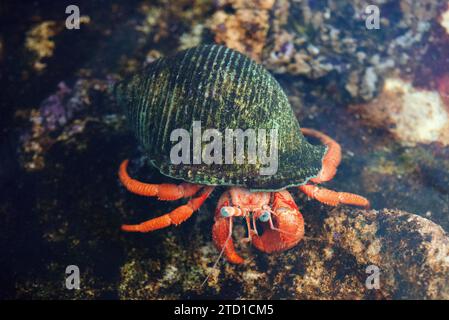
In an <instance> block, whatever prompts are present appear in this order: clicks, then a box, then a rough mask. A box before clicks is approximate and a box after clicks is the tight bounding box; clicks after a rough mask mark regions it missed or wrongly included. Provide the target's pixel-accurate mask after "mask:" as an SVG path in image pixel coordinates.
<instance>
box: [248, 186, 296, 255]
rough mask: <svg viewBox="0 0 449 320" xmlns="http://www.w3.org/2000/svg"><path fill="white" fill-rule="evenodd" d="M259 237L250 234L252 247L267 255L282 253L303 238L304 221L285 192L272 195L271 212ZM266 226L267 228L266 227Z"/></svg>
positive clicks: (290, 197)
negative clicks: (276, 252)
mask: <svg viewBox="0 0 449 320" xmlns="http://www.w3.org/2000/svg"><path fill="white" fill-rule="evenodd" d="M270 219H273V220H274V221H271V220H270V221H269V223H266V224H265V225H264V229H265V230H264V232H263V234H262V235H261V236H259V235H257V234H256V233H255V232H253V234H252V240H253V244H254V246H255V247H256V248H257V249H259V250H261V251H263V252H267V253H271V252H275V251H284V250H287V249H290V248H292V247H294V246H295V245H297V244H298V242H300V241H301V240H302V238H304V219H303V218H302V215H301V213H300V212H299V210H298V207H297V206H296V204H295V202H294V200H293V198H292V196H291V195H290V193H289V192H288V191H286V190H283V191H281V192H276V193H274V200H273V210H272V216H271V217H270ZM267 224H268V226H267Z"/></svg>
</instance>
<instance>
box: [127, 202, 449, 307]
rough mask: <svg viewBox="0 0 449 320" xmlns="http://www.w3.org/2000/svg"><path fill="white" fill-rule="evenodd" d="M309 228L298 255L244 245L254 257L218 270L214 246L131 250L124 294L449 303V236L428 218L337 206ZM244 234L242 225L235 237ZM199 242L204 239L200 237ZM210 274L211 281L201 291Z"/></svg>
mask: <svg viewBox="0 0 449 320" xmlns="http://www.w3.org/2000/svg"><path fill="white" fill-rule="evenodd" d="M306 227H307V228H308V229H309V233H310V234H313V237H310V238H306V239H305V240H304V241H303V242H302V243H301V244H300V245H299V246H297V247H295V248H293V249H291V250H288V251H286V252H282V253H278V254H272V255H266V254H264V253H260V252H256V251H255V250H252V249H249V248H248V247H243V246H242V245H241V244H238V246H240V247H241V248H239V250H240V251H243V252H244V253H245V255H249V257H250V259H249V260H248V263H247V264H245V265H243V266H235V265H231V264H229V263H226V262H225V263H223V264H222V265H221V266H219V267H218V269H217V268H213V264H214V261H215V259H216V256H217V255H218V253H217V252H215V250H214V249H213V247H212V245H211V244H210V243H209V244H201V242H199V241H193V242H194V243H195V245H194V246H192V245H185V244H181V242H182V240H180V239H177V237H174V238H173V235H172V234H171V233H168V234H166V237H164V240H162V241H163V243H161V246H160V247H159V249H158V250H161V251H162V252H166V254H165V255H164V256H165V259H166V260H165V261H164V260H162V259H158V258H155V259H153V260H148V259H147V258H146V255H145V254H144V253H142V252H140V253H138V252H135V251H134V252H132V253H130V256H129V258H128V260H127V261H126V263H125V265H124V266H123V267H122V271H121V272H122V273H121V274H122V279H121V284H120V285H119V288H120V292H121V293H120V296H121V297H122V298H137V299H152V298H159V299H167V298H168V299H173V298H182V297H184V298H186V297H213V296H217V295H220V296H221V297H228V298H239V299H242V298H243V299H256V298H258V299H279V298H281V299H392V298H395V299H399V298H401V299H406V298H408V299H447V298H449V238H448V236H447V234H446V233H445V232H444V231H443V229H442V228H441V227H440V226H438V225H436V224H435V223H433V222H431V221H429V220H427V219H425V218H422V217H420V216H417V215H414V214H410V213H407V212H404V211H400V210H389V209H384V210H381V211H376V210H369V211H367V210H354V209H348V208H336V209H334V210H331V211H330V212H328V213H324V212H323V211H322V212H320V213H317V212H314V213H313V214H310V215H307V217H306ZM194 229H197V227H195V228H194ZM244 233H245V231H244V229H243V228H241V229H239V228H237V232H236V235H235V237H236V238H239V237H240V236H244ZM193 237H195V238H196V240H199V239H198V235H195V236H193ZM200 238H204V237H200ZM207 238H208V237H207V236H206V239H207ZM203 241H204V240H203ZM237 243H238V242H237ZM190 250H193V251H190ZM153 257H154V256H153ZM370 270H377V271H378V272H379V282H378V284H379V286H374V287H373V286H370V285H367V284H366V283H370V280H369V279H368V277H369V276H370V275H371V274H372V271H370ZM206 275H209V279H208V281H207V282H206V284H205V285H204V286H201V282H202V280H204V278H205V277H206ZM233 288H234V289H233Z"/></svg>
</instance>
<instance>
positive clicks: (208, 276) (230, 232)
mask: <svg viewBox="0 0 449 320" xmlns="http://www.w3.org/2000/svg"><path fill="white" fill-rule="evenodd" d="M231 237H232V217H229V235H228V237H227V238H226V241H225V243H224V245H223V248H222V249H221V251H220V254H219V255H218V258H217V260H215V263H214V265H213V266H212V269H215V268H216V267H217V265H218V262H219V261H220V259H221V257H222V256H223V253H224V251H225V248H226V245H227V244H228V241H229V239H231ZM211 274H212V272H209V273H208V275H207V277H206V279H204V281H203V282H202V283H201V287H200V288H202V287H203V286H204V285H205V284H206V282H207V280H209V278H210V275H211Z"/></svg>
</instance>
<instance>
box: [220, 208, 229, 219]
mask: <svg viewBox="0 0 449 320" xmlns="http://www.w3.org/2000/svg"><path fill="white" fill-rule="evenodd" d="M220 213H221V216H222V217H229V216H231V213H230V212H229V211H228V210H226V208H225V207H223V208H221V210H220Z"/></svg>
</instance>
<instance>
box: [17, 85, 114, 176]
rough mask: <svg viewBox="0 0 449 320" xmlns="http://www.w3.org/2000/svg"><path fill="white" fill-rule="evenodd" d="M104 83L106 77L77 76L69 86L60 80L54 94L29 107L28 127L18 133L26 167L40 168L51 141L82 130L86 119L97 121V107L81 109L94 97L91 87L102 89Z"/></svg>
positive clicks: (59, 139) (64, 138)
mask: <svg viewBox="0 0 449 320" xmlns="http://www.w3.org/2000/svg"><path fill="white" fill-rule="evenodd" d="M108 83H109V82H108V80H99V79H78V80H77V82H76V83H75V84H74V86H73V88H69V87H68V86H67V85H66V84H65V83H64V82H60V83H59V84H58V90H57V91H56V92H55V93H54V94H52V95H50V96H49V97H47V98H46V99H45V100H44V101H43V102H42V103H41V105H40V107H39V108H38V109H32V110H31V111H30V113H29V116H28V119H27V120H28V121H29V124H30V128H27V129H26V130H24V132H23V133H22V135H21V137H20V141H21V150H22V151H23V152H22V153H21V158H22V159H21V161H22V164H23V166H24V168H25V169H26V170H29V171H34V170H41V169H42V168H43V167H44V166H45V160H44V157H45V153H46V151H48V150H49V148H50V147H51V146H52V145H53V144H55V143H56V142H58V141H67V140H69V139H70V138H71V137H73V136H74V135H76V134H78V133H80V132H82V131H83V130H84V127H85V125H86V123H87V122H88V121H97V117H96V113H97V115H98V110H97V111H96V112H95V111H90V112H87V113H86V112H85V113H83V111H86V109H87V108H88V106H90V105H91V104H92V100H95V98H94V97H95V95H94V94H93V93H92V91H99V92H104V91H106V88H107V86H108ZM22 116H23V115H22ZM106 120H107V119H106Z"/></svg>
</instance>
